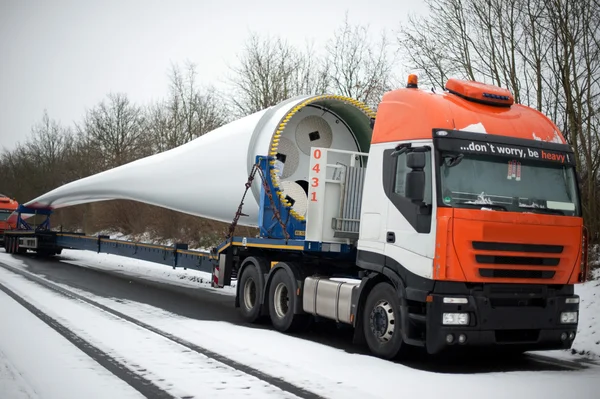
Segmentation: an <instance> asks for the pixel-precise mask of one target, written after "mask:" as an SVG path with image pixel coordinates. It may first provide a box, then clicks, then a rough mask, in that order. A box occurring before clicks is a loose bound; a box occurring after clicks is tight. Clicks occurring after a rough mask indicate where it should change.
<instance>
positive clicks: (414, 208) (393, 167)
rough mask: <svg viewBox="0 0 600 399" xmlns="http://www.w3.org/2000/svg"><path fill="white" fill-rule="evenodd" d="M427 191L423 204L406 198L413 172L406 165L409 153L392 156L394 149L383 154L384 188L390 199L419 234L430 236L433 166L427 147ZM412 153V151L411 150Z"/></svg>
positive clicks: (424, 170) (425, 190)
mask: <svg viewBox="0 0 600 399" xmlns="http://www.w3.org/2000/svg"><path fill="white" fill-rule="evenodd" d="M425 148H426V149H427V151H425V152H424V154H425V167H424V168H423V172H425V189H424V191H423V203H421V204H417V203H414V202H413V201H411V199H410V198H407V197H406V176H407V175H408V173H409V172H410V171H411V169H410V168H408V167H407V165H406V158H407V154H408V152H404V153H401V154H399V155H397V156H395V157H394V156H392V153H393V152H394V150H393V149H389V150H385V151H384V153H383V186H384V191H385V194H386V196H387V197H388V199H389V200H390V201H391V202H392V204H394V206H395V207H396V209H397V210H398V211H399V212H400V213H401V214H402V216H404V218H405V219H406V220H407V221H408V222H409V223H410V224H411V225H412V227H413V228H414V229H415V230H416V231H417V232H418V233H423V234H428V233H429V232H430V231H431V206H432V201H433V198H432V195H433V194H432V192H433V190H432V187H433V183H432V176H431V171H432V166H431V148H430V147H425ZM409 151H410V150H409Z"/></svg>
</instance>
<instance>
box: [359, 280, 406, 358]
mask: <svg viewBox="0 0 600 399" xmlns="http://www.w3.org/2000/svg"><path fill="white" fill-rule="evenodd" d="M400 328H401V323H400V301H399V300H398V296H397V293H396V291H395V290H394V288H393V287H392V286H391V285H390V284H388V283H379V284H377V285H376V286H375V287H373V289H372V290H371V292H369V296H368V297H367V300H366V302H365V306H364V309H363V331H364V334H365V339H366V341H367V345H368V346H369V349H370V350H371V352H372V353H373V354H374V355H376V356H378V357H381V358H384V359H392V358H394V357H396V356H397V355H398V354H399V353H400V349H401V347H402V331H401V330H400Z"/></svg>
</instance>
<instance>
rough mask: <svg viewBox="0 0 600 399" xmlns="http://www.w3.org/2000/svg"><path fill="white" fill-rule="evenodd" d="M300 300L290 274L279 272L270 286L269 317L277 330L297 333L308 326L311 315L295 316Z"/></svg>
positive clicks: (281, 270)
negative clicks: (297, 303) (297, 302)
mask: <svg viewBox="0 0 600 399" xmlns="http://www.w3.org/2000/svg"><path fill="white" fill-rule="evenodd" d="M298 300H299V299H298V296H297V295H296V292H295V290H294V285H293V281H292V278H291V277H290V275H289V274H288V272H287V271H286V270H285V269H279V270H277V271H276V272H275V274H274V275H273V278H272V280H271V284H270V285H269V315H270V316H271V323H272V324H273V327H275V329H277V330H278V331H282V332H295V331H299V330H301V329H303V328H306V327H307V326H308V323H309V322H310V316H309V315H307V314H294V309H295V306H296V301H298Z"/></svg>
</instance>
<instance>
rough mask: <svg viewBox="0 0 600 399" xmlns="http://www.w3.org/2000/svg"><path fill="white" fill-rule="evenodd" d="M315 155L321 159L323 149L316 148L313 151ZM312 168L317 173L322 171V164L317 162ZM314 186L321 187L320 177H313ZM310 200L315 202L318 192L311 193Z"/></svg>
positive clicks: (312, 184)
mask: <svg viewBox="0 0 600 399" xmlns="http://www.w3.org/2000/svg"><path fill="white" fill-rule="evenodd" d="M313 157H314V158H315V159H320V158H321V150H314V151H313ZM312 170H313V171H314V172H315V173H320V172H321V165H320V163H316V164H315V166H313V167H312ZM311 186H312V187H319V178H318V177H313V178H312V183H311ZM310 200H311V201H313V202H316V201H317V193H316V192H315V191H313V192H312V193H311V195H310Z"/></svg>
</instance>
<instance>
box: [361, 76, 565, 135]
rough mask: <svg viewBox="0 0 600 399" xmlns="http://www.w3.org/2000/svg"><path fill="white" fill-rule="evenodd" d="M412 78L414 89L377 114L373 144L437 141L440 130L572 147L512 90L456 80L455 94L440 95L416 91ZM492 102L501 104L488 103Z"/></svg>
mask: <svg viewBox="0 0 600 399" xmlns="http://www.w3.org/2000/svg"><path fill="white" fill-rule="evenodd" d="M411 79H412V80H411ZM411 79H409V87H411V88H403V89H398V90H394V91H390V92H388V93H386V94H385V95H384V96H383V98H382V100H381V103H380V104H379V107H378V110H377V118H376V122H375V127H374V130H373V137H372V143H373V144H377V143H385V142H397V141H405V140H419V139H431V138H432V137H433V134H432V129H435V128H440V129H449V130H464V131H468V132H475V133H489V134H495V135H500V136H510V137H515V138H521V139H528V140H541V141H548V142H554V143H560V144H565V143H566V142H565V139H564V137H563V136H562V134H561V133H560V130H559V129H558V127H557V126H556V125H555V124H554V123H553V122H552V121H551V120H550V119H548V118H547V117H546V116H545V115H543V114H542V113H540V112H538V111H537V110H535V109H533V108H529V107H526V106H523V105H519V104H514V103H513V98H512V95H511V94H510V93H509V92H508V90H506V89H502V88H499V87H496V86H491V85H486V84H482V83H478V82H472V81H461V80H457V79H450V80H448V82H447V84H446V88H447V89H448V90H449V91H444V92H436V93H434V92H433V91H431V90H430V91H427V90H422V89H418V88H414V85H415V83H414V82H415V81H416V79H415V77H414V75H411ZM463 97H469V98H475V99H476V100H477V101H472V100H468V99H466V98H463ZM486 101H487V102H494V103H495V105H489V104H486V103H483V102H486Z"/></svg>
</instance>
